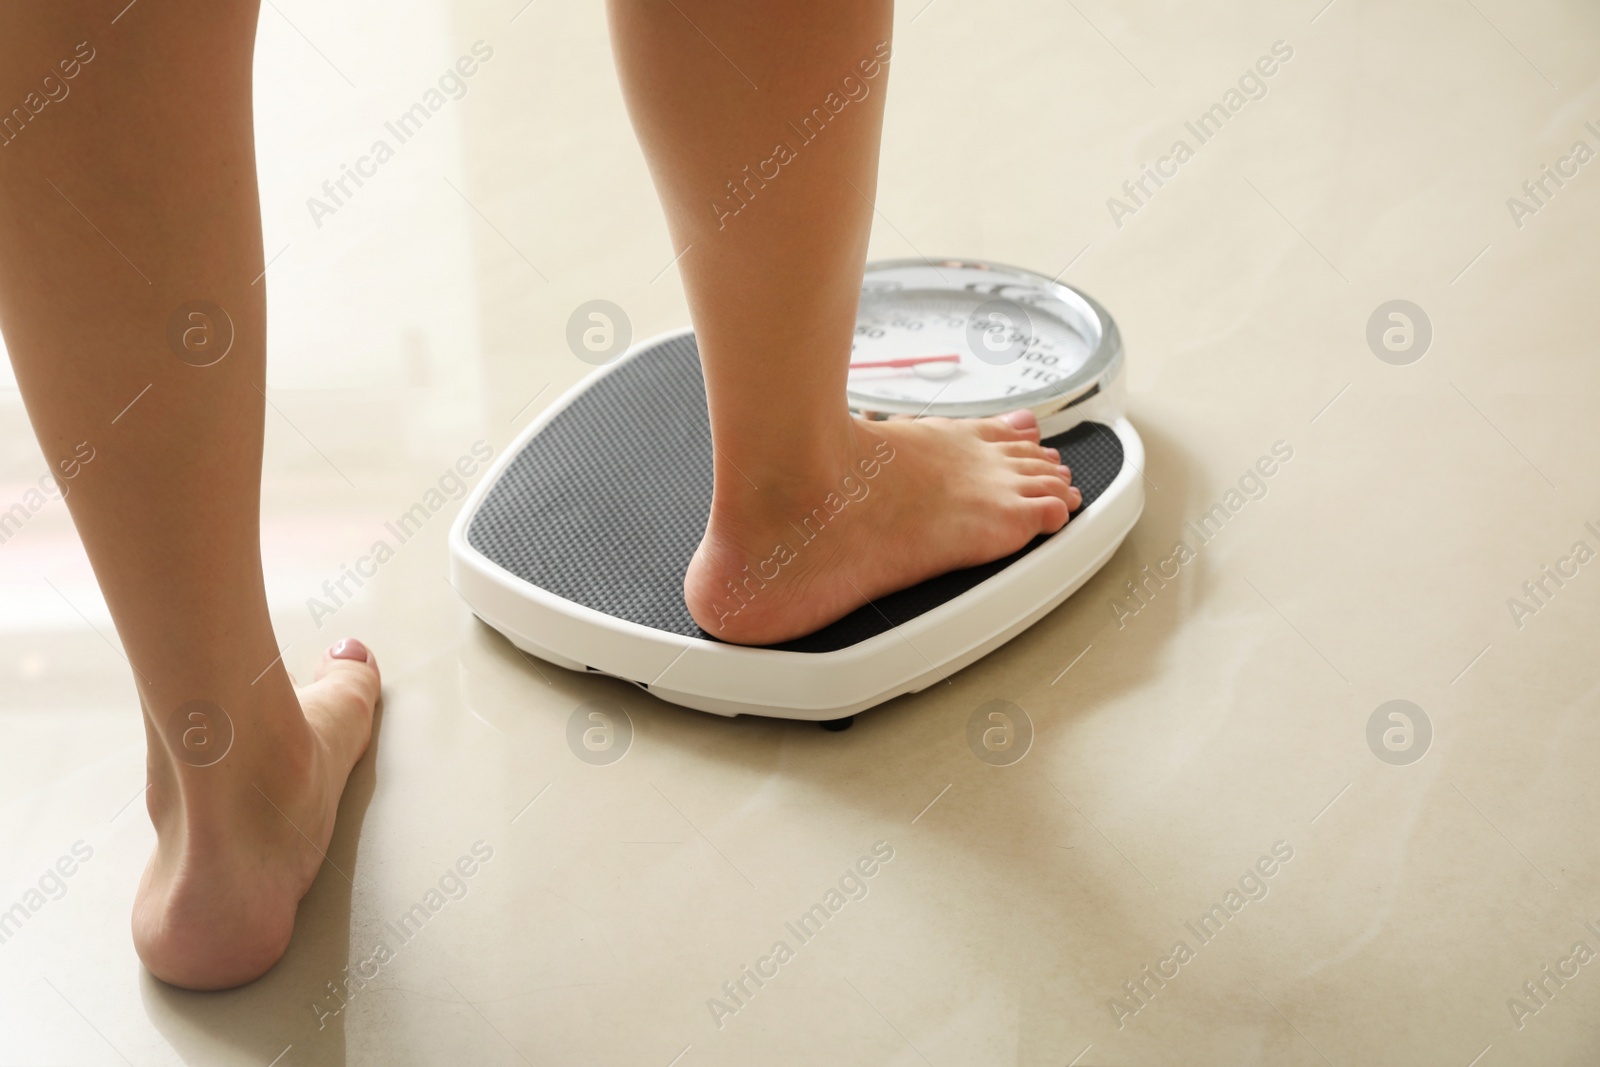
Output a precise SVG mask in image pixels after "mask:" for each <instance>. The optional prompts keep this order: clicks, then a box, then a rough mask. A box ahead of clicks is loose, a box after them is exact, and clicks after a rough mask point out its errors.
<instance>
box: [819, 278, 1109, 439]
mask: <svg viewBox="0 0 1600 1067" xmlns="http://www.w3.org/2000/svg"><path fill="white" fill-rule="evenodd" d="M1121 367H1122V340H1121V335H1120V334H1119V333H1118V331H1117V327H1116V323H1115V322H1113V321H1112V319H1111V316H1110V315H1108V314H1107V313H1106V311H1105V309H1104V308H1102V307H1100V305H1099V304H1097V303H1095V302H1094V301H1093V300H1091V299H1090V298H1089V297H1087V296H1085V295H1084V294H1082V293H1080V292H1078V291H1077V290H1076V289H1073V288H1072V287H1071V286H1067V285H1062V284H1059V283H1057V282H1053V281H1051V280H1050V279H1049V278H1046V277H1044V276H1043V275H1041V274H1035V273H1033V272H1032V271H1025V270H1020V269H1018V268H1015V267H1004V266H1000V265H998V264H991V263H980V262H972V261H951V260H945V261H925V260H897V261H892V262H884V263H872V264H868V265H867V270H866V275H865V277H864V278H863V279H862V283H861V303H860V306H859V310H858V312H857V315H856V332H855V341H854V344H853V345H852V347H851V352H850V368H851V369H850V377H849V382H848V387H847V388H848V394H849V399H850V406H851V408H852V409H853V410H854V411H856V412H857V413H859V414H862V415H865V416H867V417H870V418H884V417H887V416H889V415H947V416H956V417H968V418H971V417H984V416H989V415H1000V414H1004V413H1005V412H1007V411H1015V410H1016V409H1018V408H1028V409H1031V410H1032V411H1033V412H1034V413H1035V414H1036V415H1037V416H1038V417H1039V420H1040V423H1041V424H1044V423H1045V422H1046V420H1047V419H1048V420H1050V422H1051V423H1052V424H1054V428H1053V431H1052V432H1060V430H1061V429H1064V428H1065V426H1064V425H1062V424H1063V422H1065V423H1066V424H1068V425H1070V422H1071V421H1075V420H1072V419H1070V417H1064V412H1065V411H1066V409H1067V408H1069V407H1072V406H1074V405H1075V404H1077V403H1079V402H1081V401H1083V400H1087V399H1088V398H1089V397H1092V396H1095V395H1098V394H1099V393H1101V392H1102V391H1104V390H1107V389H1108V388H1109V387H1110V386H1111V385H1112V384H1113V380H1114V379H1115V378H1116V377H1117V375H1118V374H1119V372H1120V371H1121Z"/></svg>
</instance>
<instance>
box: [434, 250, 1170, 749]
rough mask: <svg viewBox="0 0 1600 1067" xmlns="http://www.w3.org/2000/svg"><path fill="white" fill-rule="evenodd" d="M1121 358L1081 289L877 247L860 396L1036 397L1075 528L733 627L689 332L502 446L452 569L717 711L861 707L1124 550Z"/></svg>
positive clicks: (938, 407) (1055, 601) (484, 603)
mask: <svg viewBox="0 0 1600 1067" xmlns="http://www.w3.org/2000/svg"><path fill="white" fill-rule="evenodd" d="M1122 370H1123V353H1122V341H1121V336H1120V334H1119V333H1118V330H1117V326H1116V323H1115V322H1114V321H1113V320H1112V318H1111V316H1110V315H1109V314H1107V313H1106V311H1105V309H1104V308H1102V307H1101V306H1100V305H1099V304H1098V303H1096V302H1095V301H1094V300H1092V299H1090V298H1089V297H1088V296H1086V295H1084V294H1083V293H1081V292H1079V291H1078V290H1076V289H1074V288H1072V287H1071V286H1068V285H1064V284H1060V283H1058V282H1055V281H1053V280H1051V279H1049V278H1046V277H1044V276H1043V275H1039V274H1035V273H1033V272H1031V271H1026V270H1021V269H1018V268H1014V267H1006V266H1001V265H998V264H993V263H983V262H972V261H960V260H948V261H929V260H921V259H919V260H898V261H890V262H881V263H872V264H869V265H868V266H867V269H866V271H865V276H864V278H863V282H862V287H861V301H860V305H859V312H858V316H857V324H856V331H855V341H854V345H853V348H852V351H851V363H850V374H849V380H848V396H849V403H850V406H851V408H852V410H854V411H855V412H856V413H857V414H859V415H861V416H862V417H865V418H871V419H881V418H890V417H895V416H911V417H917V416H929V415H945V416H953V417H958V418H979V417H983V416H989V415H999V414H1003V413H1005V412H1007V411H1013V410H1016V409H1019V408H1027V409H1030V410H1032V411H1033V412H1034V413H1035V414H1036V415H1037V416H1038V419H1039V424H1040V430H1041V436H1042V437H1043V439H1044V443H1045V444H1046V445H1048V446H1050V447H1053V448H1056V449H1059V450H1060V452H1061V462H1063V463H1065V464H1066V465H1067V466H1069V467H1071V468H1072V481H1073V484H1074V485H1076V486H1078V488H1079V490H1080V491H1081V492H1082V494H1083V501H1082V504H1081V505H1080V506H1079V509H1078V510H1077V511H1076V512H1074V513H1073V515H1072V517H1071V519H1070V521H1069V522H1068V523H1067V525H1066V526H1065V527H1063V528H1062V529H1061V530H1060V531H1058V532H1056V533H1054V534H1050V535H1046V536H1041V537H1037V538H1035V539H1034V540H1033V542H1032V543H1030V544H1028V545H1026V546H1025V547H1023V548H1022V549H1021V550H1019V551H1017V552H1015V553H1013V554H1012V555H1010V556H1007V557H1005V558H1004V559H999V560H995V561H994V562H992V563H987V564H984V565H982V566H978V567H971V568H968V569H966V570H960V571H954V572H951V573H949V574H944V575H941V576H939V577H937V578H933V579H930V580H928V581H925V582H923V583H921V584H920V585H916V586H913V587H911V588H909V589H904V590H901V591H900V592H897V593H892V594H890V595H888V596H884V597H880V598H878V599H876V600H873V601H871V602H863V603H862V605H861V607H860V608H859V609H857V610H856V611H854V612H852V613H851V614H849V615H847V616H845V617H844V618H842V619H839V620H838V621H837V622H834V623H832V624H831V625H828V626H825V627H823V628H822V629H821V630H818V631H817V632H815V633H812V634H807V635H806V636H804V637H799V638H796V639H794V640H791V641H785V642H783V643H782V644H777V645H771V646H765V647H759V648H757V647H748V646H743V645H735V644H729V643H726V642H723V641H719V640H718V639H717V638H716V637H714V636H713V635H711V634H709V633H706V632H705V631H704V630H702V629H701V628H700V627H699V626H697V625H696V624H695V622H694V620H693V619H692V618H691V617H690V615H689V609H688V607H687V606H686V605H685V604H684V599H683V576H684V574H685V572H686V570H687V569H688V565H689V560H690V557H691V556H692V555H693V554H694V550H695V547H696V546H697V545H698V544H699V541H700V536H701V534H702V533H703V532H704V531H705V524H706V517H707V515H708V514H709V511H710V506H711V478H712V455H713V453H712V447H711V432H710V424H709V421H708V417H707V412H706V394H705V382H704V379H703V377H702V375H701V369H700V359H699V353H698V351H697V349H696V348H695V338H694V333H693V331H692V330H689V329H683V330H678V331H676V332H672V333H668V334H664V335H662V336H659V337H655V338H652V339H650V340H647V341H643V342H641V343H639V344H636V345H634V346H633V347H632V348H630V349H629V350H628V351H627V352H626V353H624V354H623V355H621V356H619V357H617V358H616V359H614V360H613V361H611V362H609V363H607V364H605V365H603V366H601V367H599V368H598V369H597V370H595V371H594V372H593V373H591V374H590V375H589V376H588V377H586V378H584V379H583V380H582V381H581V382H579V383H578V384H577V385H575V386H574V387H573V388H572V389H570V390H569V391H568V392H567V393H566V394H565V395H564V396H562V397H561V398H560V399H559V400H557V401H555V402H554V403H553V404H552V405H551V406H550V407H549V408H547V409H546V410H545V411H544V412H543V413H542V414H540V415H539V417H538V418H537V419H535V420H534V421H533V423H532V424H531V425H530V426H528V427H527V429H526V430H524V431H523V433H522V434H521V435H520V436H519V437H518V438H517V440H516V441H515V442H514V443H513V444H512V445H511V446H510V447H509V448H507V449H506V450H505V451H504V452H503V453H502V454H501V456H500V458H499V459H498V460H497V461H496V462H495V464H494V465H493V467H492V468H491V469H490V470H489V472H488V473H487V474H486V475H485V477H484V479H483V480H482V481H481V482H480V483H479V485H478V486H477V487H476V489H475V490H474V491H473V493H472V494H471V496H470V497H469V498H468V500H467V502H466V505H465V506H464V507H463V508H462V510H461V512H460V514H459V515H458V516H457V518H456V521H455V524H454V526H453V527H452V528H451V531H450V554H451V573H452V581H453V583H454V585H455V587H456V589H457V590H458V591H459V592H460V593H461V595H462V596H463V597H464V598H465V599H466V601H467V603H468V604H469V605H470V606H471V608H472V610H473V612H474V613H475V614H477V616H478V617H479V618H481V619H482V620H483V621H484V622H485V623H487V624H488V625H490V626H492V627H493V628H494V629H496V630H498V631H500V633H502V634H504V635H505V636H506V638H508V639H509V640H510V641H511V643H512V644H514V645H515V646H516V647H517V648H519V649H522V650H523V651H525V652H527V653H530V654H531V655H533V656H537V657H538V658H539V659H542V660H545V661H547V662H549V663H553V664H555V665H557V666H560V667H565V668H568V669H570V670H574V671H586V672H590V673H598V674H605V675H610V676H613V677H616V678H619V679H622V680H623V681H625V682H629V683H631V684H633V685H636V686H638V687H639V688H640V689H643V690H645V691H647V692H649V693H652V694H654V695H655V696H658V697H660V698H661V699H663V700H667V701H671V702H672V703H675V704H681V705H684V706H686V707H690V708H697V709H699V710H701V711H708V712H714V713H716V714H719V715H766V716H776V717H782V718H789V719H808V720H815V721H819V722H824V723H830V722H831V723H835V724H839V723H848V720H849V717H850V716H852V715H854V714H855V713H857V712H860V711H863V710H865V709H867V708H870V707H872V706H874V705H876V704H881V703H882V702H884V701H886V700H890V699H892V698H894V697H896V696H899V695H901V694H904V693H914V692H917V691H919V690H922V689H924V688H926V687H927V686H929V685H933V684H935V683H938V682H940V681H943V680H944V679H946V678H948V677H949V676H950V675H951V674H953V673H954V672H956V671H958V670H960V669H961V668H962V667H965V666H967V665H968V664H970V663H972V662H973V661H975V660H977V659H979V658H980V657H982V656H984V655H986V654H987V653H989V652H991V651H993V650H994V649H995V648H997V647H999V646H1000V645H1002V644H1004V643H1005V642H1006V641H1009V640H1010V639H1011V638H1013V637H1015V636H1016V635H1017V634H1019V633H1021V632H1022V631H1023V630H1025V629H1027V628H1028V627H1029V626H1031V625H1033V624H1034V623H1035V622H1037V621H1038V620H1039V619H1040V618H1041V617H1043V616H1044V615H1045V614H1046V613H1048V612H1049V611H1050V610H1051V609H1053V608H1055V607H1056V606H1057V605H1059V604H1060V603H1061V602H1062V601H1063V600H1065V599H1066V598H1067V597H1068V596H1070V595H1071V594H1072V593H1073V592H1074V591H1075V590H1076V589H1078V587H1079V586H1081V585H1083V583H1084V582H1086V581H1087V580H1088V579H1089V578H1090V577H1091V576H1092V575H1093V574H1094V573H1095V572H1096V571H1097V570H1099V568H1100V567H1101V566H1102V565H1103V564H1104V563H1105V562H1106V560H1108V559H1109V558H1110V557H1111V555H1112V553H1113V552H1115V551H1116V549H1117V546H1118V545H1120V544H1121V543H1122V539H1123V538H1124V537H1125V536H1127V533H1128V531H1129V530H1130V529H1131V528H1132V527H1133V524H1134V523H1135V522H1136V521H1137V520H1138V518H1139V514H1140V512H1141V511H1142V510H1143V508H1144V492H1143V488H1142V480H1141V473H1140V472H1141V470H1142V469H1143V466H1144V446H1143V444H1142V442H1141V441H1140V439H1139V435H1138V433H1136V432H1135V430H1134V428H1133V426H1132V425H1130V424H1129V422H1128V420H1127V419H1126V418H1125V417H1124V415H1123V411H1122V407H1123V395H1124V386H1123V375H1122ZM823 535H824V536H825V534H823Z"/></svg>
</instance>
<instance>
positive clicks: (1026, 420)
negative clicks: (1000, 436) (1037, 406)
mask: <svg viewBox="0 0 1600 1067" xmlns="http://www.w3.org/2000/svg"><path fill="white" fill-rule="evenodd" d="M1000 417H1001V418H1003V419H1005V420H1006V421H1007V422H1009V423H1010V424H1011V425H1012V426H1015V427H1016V428H1017V429H1019V430H1026V429H1027V428H1028V427H1030V426H1033V425H1034V424H1035V423H1037V422H1038V420H1037V419H1035V418H1034V417H1033V412H1031V411H1026V410H1024V411H1008V412H1006V414H1004V415H1002V416H1000Z"/></svg>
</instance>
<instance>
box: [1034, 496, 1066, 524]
mask: <svg viewBox="0 0 1600 1067" xmlns="http://www.w3.org/2000/svg"><path fill="white" fill-rule="evenodd" d="M1025 506H1026V507H1027V509H1028V516H1029V518H1031V519H1032V520H1033V522H1034V525H1035V527H1036V528H1037V529H1038V531H1039V532H1040V533H1055V532H1056V531H1057V530H1059V529H1061V527H1063V526H1065V525H1066V524H1067V518H1068V515H1069V512H1068V509H1067V502H1066V501H1065V500H1062V499H1061V498H1060V497H1058V496H1036V497H1030V498H1028V500H1027V501H1026V505H1025Z"/></svg>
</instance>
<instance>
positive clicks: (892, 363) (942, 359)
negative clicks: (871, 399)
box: [850, 353, 961, 370]
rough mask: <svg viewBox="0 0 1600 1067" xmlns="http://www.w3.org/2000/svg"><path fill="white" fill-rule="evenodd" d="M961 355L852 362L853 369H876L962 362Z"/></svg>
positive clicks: (851, 367)
mask: <svg viewBox="0 0 1600 1067" xmlns="http://www.w3.org/2000/svg"><path fill="white" fill-rule="evenodd" d="M960 362H961V357H960V356H958V355H956V354H954V353H951V354H950V355H948V356H907V357H906V358H904V359H879V360H872V361H868V362H866V363H852V364H850V369H851V370H876V369H877V368H879V367H915V366H916V365H917V364H919V363H960Z"/></svg>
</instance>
